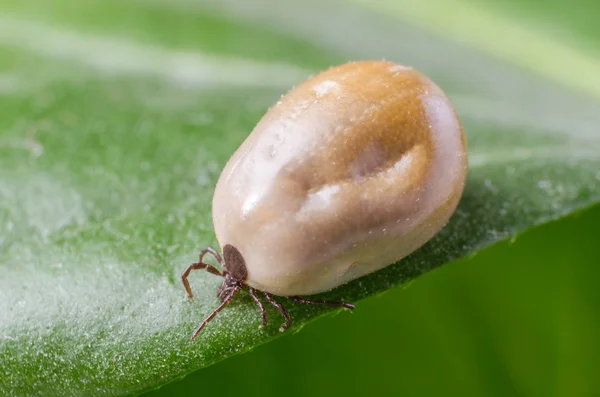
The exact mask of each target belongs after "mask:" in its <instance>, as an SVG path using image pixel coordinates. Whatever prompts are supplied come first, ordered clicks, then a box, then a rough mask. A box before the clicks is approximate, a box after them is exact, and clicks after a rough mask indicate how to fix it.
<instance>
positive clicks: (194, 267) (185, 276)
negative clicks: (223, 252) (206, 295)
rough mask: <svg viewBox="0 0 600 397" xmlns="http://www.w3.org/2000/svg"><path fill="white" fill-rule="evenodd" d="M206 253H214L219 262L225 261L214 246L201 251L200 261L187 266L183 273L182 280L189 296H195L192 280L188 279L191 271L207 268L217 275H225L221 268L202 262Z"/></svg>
mask: <svg viewBox="0 0 600 397" xmlns="http://www.w3.org/2000/svg"><path fill="white" fill-rule="evenodd" d="M206 253H211V254H213V255H214V257H215V258H216V259H217V261H219V263H223V259H221V256H220V255H219V253H218V252H217V251H215V250H214V249H212V248H205V249H203V250H202V251H201V252H200V257H199V258H198V263H192V264H191V265H189V266H188V267H187V269H185V271H184V272H183V274H182V275H181V281H182V282H183V286H184V287H185V290H186V292H187V294H188V298H193V297H194V294H192V288H191V287H190V282H189V281H188V276H189V275H190V272H191V271H192V270H199V269H206V271H208V272H209V273H212V274H214V275H215V276H221V277H225V274H223V273H221V272H220V271H219V269H217V268H216V267H214V266H211V265H209V264H206V263H204V262H202V259H203V258H204V255H206Z"/></svg>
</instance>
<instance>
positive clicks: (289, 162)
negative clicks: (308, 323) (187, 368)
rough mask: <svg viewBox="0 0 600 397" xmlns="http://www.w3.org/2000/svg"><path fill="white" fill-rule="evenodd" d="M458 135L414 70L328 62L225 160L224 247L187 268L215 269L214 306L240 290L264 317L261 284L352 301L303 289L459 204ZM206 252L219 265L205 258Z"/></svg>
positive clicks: (411, 237) (387, 254) (403, 246)
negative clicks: (218, 280) (218, 279)
mask: <svg viewBox="0 0 600 397" xmlns="http://www.w3.org/2000/svg"><path fill="white" fill-rule="evenodd" d="M466 175H467V154H466V139H465V135H464V132H463V128H462V125H461V123H460V120H459V118H458V116H457V114H456V112H455V110H454V108H453V106H452V104H451V103H450V101H449V99H448V98H447V97H446V95H445V94H444V92H443V91H442V90H441V89H440V88H439V87H438V86H437V85H435V84H434V83H433V82H432V81H431V80H429V79H428V78H427V77H426V76H424V75H423V74H421V73H419V72H418V71H416V70H414V69H412V68H409V67H405V66H402V65H398V64H394V63H391V62H384V61H361V62H352V63H348V64H344V65H341V66H337V67H333V68H331V69H329V70H326V71H324V72H322V73H320V74H318V75H316V76H314V77H312V78H310V79H308V80H307V81H305V82H304V83H302V84H300V85H299V86H297V87H296V88H294V89H292V90H291V91H290V92H288V93H287V94H286V95H285V96H283V97H282V98H281V100H279V101H278V102H277V103H276V104H275V105H274V106H273V107H272V108H271V109H269V111H268V112H267V113H266V114H265V115H264V116H263V118H262V119H261V120H260V121H259V122H258V124H257V125H256V127H255V128H254V130H253V131H252V133H251V134H250V135H249V136H248V138H247V139H246V140H245V141H244V142H243V143H242V145H241V146H240V147H239V149H238V150H237V151H236V152H235V153H234V154H233V156H232V157H231V159H230V160H229V161H228V163H227V164H226V166H225V168H224V170H223V172H222V174H221V176H220V178H219V180H218V182H217V186H216V188H215V193H214V196H213V224H214V227H215V232H216V236H217V240H218V241H219V244H220V246H221V249H222V253H223V257H221V255H220V254H219V253H218V252H217V251H216V250H214V249H212V248H206V249H204V250H202V252H201V253H200V257H199V259H198V262H197V263H193V264H191V265H190V266H188V268H187V269H186V270H185V272H184V273H183V275H182V280H183V284H184V286H185V289H186V291H187V294H188V296H189V297H190V298H191V297H192V296H193V295H192V291H191V288H190V284H189V282H188V276H189V274H190V272H191V271H192V270H197V269H206V270H207V271H209V272H210V273H212V274H214V275H217V276H221V277H223V278H224V280H223V283H222V285H221V287H220V288H219V290H218V292H217V297H218V298H219V300H220V301H221V304H220V305H219V306H218V307H217V308H216V309H215V310H214V311H213V312H212V313H211V314H210V315H209V316H208V317H206V319H204V321H202V323H201V324H200V326H199V327H198V328H197V329H196V330H195V331H194V333H193V335H192V337H191V339H190V340H194V338H196V336H197V335H198V334H199V333H200V331H201V330H202V329H203V328H204V327H205V326H206V325H207V324H208V323H209V322H210V321H211V320H212V319H213V318H214V317H215V316H216V315H217V314H218V313H219V312H220V311H221V310H222V309H223V308H224V307H225V306H227V304H229V302H231V300H232V299H233V297H234V296H235V294H237V293H238V292H239V291H241V290H242V289H245V288H247V289H248V292H249V293H250V296H251V297H252V299H253V300H254V301H255V302H256V304H257V305H258V307H259V309H260V311H261V314H262V324H263V325H266V324H267V314H266V311H265V307H264V305H263V303H262V302H261V300H260V299H259V293H262V294H264V296H265V298H266V300H267V302H269V303H270V304H271V305H273V306H274V307H275V308H277V310H279V312H280V313H281V314H282V316H283V317H284V319H285V322H284V323H283V324H282V325H281V327H280V330H281V331H284V330H285V329H287V328H289V327H290V325H291V319H290V316H289V314H288V312H287V311H286V310H285V308H284V307H283V306H282V305H281V304H280V303H278V302H277V301H276V300H275V296H281V297H287V298H289V299H290V300H292V301H295V302H299V303H305V304H316V305H327V306H337V307H344V308H347V309H353V308H354V306H353V305H352V304H350V303H347V302H338V301H326V300H309V299H305V298H303V297H301V296H306V295H313V294H318V293H321V292H325V291H328V290H331V289H333V288H335V287H338V286H340V285H342V284H345V283H347V282H349V281H351V280H354V279H356V278H359V277H361V276H364V275H366V274H369V273H372V272H374V271H376V270H379V269H381V268H383V267H386V266H388V265H390V264H392V263H395V262H398V261H399V260H401V259H402V258H404V257H405V256H407V255H409V254H410V253H412V252H413V251H414V250H416V249H417V248H419V247H421V246H422V245H423V244H425V243H426V242H427V241H428V240H430V239H431V238H432V237H433V236H434V235H435V234H436V233H438V232H439V231H440V229H441V228H442V227H443V226H444V225H445V224H446V223H447V222H448V220H449V218H450V217H451V215H452V214H453V212H454V211H455V209H456V206H457V205H458V202H459V200H460V197H461V195H462V192H463V189H464V185H465V180H466ZM206 254H211V255H212V256H214V257H215V258H216V260H217V262H219V264H221V266H222V268H223V270H222V271H221V270H218V269H217V268H215V267H213V266H211V265H209V264H207V263H205V262H204V257H205V255H206Z"/></svg>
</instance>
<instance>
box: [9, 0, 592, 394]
mask: <svg viewBox="0 0 600 397" xmlns="http://www.w3.org/2000/svg"><path fill="white" fill-rule="evenodd" d="M204 3H205V4H204V5H192V4H189V3H186V2H185V0H179V1H177V2H168V1H166V0H163V1H159V0H156V1H132V2H122V1H116V0H104V1H102V0H86V1H82V2H78V3H76V4H72V2H69V1H67V0H50V1H45V2H44V1H41V0H39V1H33V0H32V1H18V0H11V1H5V2H3V3H2V4H0V109H2V110H1V116H0V271H1V272H2V277H1V278H0V362H1V363H2V368H1V369H0V393H1V394H8V395H39V394H43V395H61V396H63V395H68V394H71V395H81V394H94V395H127V394H135V393H139V392H142V391H144V390H148V389H151V388H154V387H157V386H160V385H162V384H164V383H166V382H169V381H172V380H175V379H177V378H179V377H182V376H184V375H185V374H187V373H189V372H192V371H194V370H196V369H198V368H201V367H204V366H207V365H210V364H212V363H214V362H216V361H219V360H222V359H224V358H226V357H228V356H231V355H233V354H236V353H239V352H244V351H247V350H249V349H252V348H253V347H255V346H257V345H259V344H261V343H264V342H266V341H267V340H270V339H272V338H274V337H277V336H278V335H279V332H278V330H277V328H278V326H279V323H280V318H279V317H278V315H277V314H276V313H275V312H273V311H269V315H270V319H271V322H270V325H269V326H268V327H267V328H265V329H262V330H259V329H258V325H259V324H260V316H259V313H258V312H257V309H256V307H255V306H254V304H253V303H252V301H251V299H250V298H249V297H248V296H247V295H246V294H243V295H240V296H239V297H238V298H237V299H236V301H235V303H233V304H232V305H230V306H229V307H228V308H227V309H226V310H225V311H223V312H222V313H221V314H220V315H219V316H218V317H217V319H215V320H214V321H213V322H212V323H211V324H210V326H209V327H207V328H206V329H205V331H203V333H202V334H201V335H200V336H199V338H198V339H197V341H196V342H195V343H193V344H190V343H188V338H189V336H190V334H191V332H192V331H193V329H194V328H195V327H196V326H197V325H198V323H199V321H201V319H202V318H203V317H204V316H205V315H206V314H207V313H209V312H210V311H211V310H212V309H213V308H214V307H215V306H216V305H217V299H216V297H215V291H216V289H217V287H218V285H219V283H220V280H219V279H218V278H216V277H213V276H211V275H210V274H208V273H204V272H197V274H194V275H193V277H192V279H191V282H192V288H193V290H194V292H195V294H196V297H195V299H194V300H193V301H189V300H187V299H186V298H185V294H184V291H183V288H182V286H181V283H180V280H179V275H180V273H181V271H182V270H183V269H184V268H185V266H186V265H187V264H189V263H190V262H192V261H194V260H195V259H196V258H197V253H198V251H199V250H200V249H201V248H204V247H205V246H216V241H215V237H214V233H213V231H212V225H211V213H210V211H211V206H210V203H211V199H212V190H213V187H214V184H215V183H216V180H217V178H218V176H219V172H220V170H221V168H222V167H223V165H224V164H225V162H226V161H227V159H228V157H229V156H230V155H231V154H232V153H233V151H234V150H235V149H236V148H237V146H238V145H239V144H240V143H241V142H242V141H243V140H244V138H245V137H246V136H247V134H248V133H249V132H250V131H251V129H252V127H253V125H254V124H255V123H256V121H257V120H258V119H259V118H260V116H261V115H262V114H263V113H264V112H265V111H266V109H267V108H268V106H270V105H271V104H272V103H273V102H274V101H275V100H276V99H277V98H278V96H279V95H280V94H282V93H283V92H285V91H286V90H287V89H289V88H290V87H291V86H293V85H294V84H297V83H299V82H301V81H302V80H303V79H305V78H306V77H307V76H308V75H309V74H311V73H315V72H317V71H319V70H321V69H324V68H326V67H328V66H329V65H331V64H337V63H342V62H345V61H346V60H348V59H361V58H381V57H386V58H388V59H391V60H394V61H397V62H400V63H404V64H409V65H412V66H415V67H416V68H418V69H420V70H422V71H424V72H425V73H427V74H428V75H429V76H430V77H432V78H433V79H434V80H435V81H436V82H437V83H438V84H439V85H440V86H442V87H443V88H444V89H445V90H446V91H447V93H448V94H449V96H450V97H451V99H452V100H453V102H454V103H455V105H456V107H457V109H458V112H459V114H460V116H461V118H462V119H463V122H464V125H465V128H466V131H467V135H468V139H469V156H470V172H469V181H468V184H467V188H466V191H465V194H464V197H463V199H462V201H461V204H460V206H459V209H458V210H457V212H456V215H455V216H454V217H453V218H452V220H451V222H450V224H449V225H448V226H447V227H446V228H445V229H444V230H443V231H442V232H441V233H440V234H439V235H438V236H437V237H436V238H434V239H433V240H432V241H431V242H430V243H428V244H427V245H426V246H424V247H423V248H422V249H420V250H418V252H416V253H415V254H414V255H411V256H410V257H409V258H407V259H405V260H403V261H401V262H400V263H398V264H395V265H392V266H390V267H388V268H386V269H384V270H382V271H380V272H377V273H375V274H373V275H370V276H367V277H364V278H362V279H360V280H356V281H355V282H353V283H350V284H349V285H346V286H343V287H341V288H338V289H336V290H335V291H332V292H330V293H328V294H325V296H327V297H328V298H344V299H347V300H350V301H358V300H360V299H362V298H364V297H367V296H370V295H374V294H377V293H380V292H383V291H385V290H387V289H389V288H391V287H393V286H395V285H398V284H402V283H405V282H407V281H409V280H411V279H413V278H414V277H416V276H418V275H420V274H423V273H425V272H427V271H429V270H431V269H433V268H435V267H437V266H440V265H442V264H444V263H447V262H449V261H452V260H454V259H456V258H459V257H462V256H466V255H472V254H474V253H476V252H477V251H479V250H480V249H481V248H483V247H485V246H488V245H490V244H493V243H495V242H497V241H500V240H503V239H509V238H514V237H515V236H516V235H517V234H518V233H519V232H522V231H523V230H526V229H528V228H531V227H532V226H534V225H538V224H541V223H544V222H547V221H549V220H551V219H556V218H559V217H561V216H564V215H567V214H569V213H572V212H574V211H577V210H579V209H582V208H586V207H589V206H591V205H593V204H595V203H598V201H600V171H599V170H600V155H599V153H600V150H598V149H599V148H600V135H599V134H598V131H597V125H599V124H600V114H599V113H598V111H597V109H598V101H597V100H596V99H593V98H590V97H587V96H584V95H583V94H579V93H576V92H572V91H569V90H568V88H565V87H569V86H570V87H579V85H578V84H571V83H569V82H567V81H565V80H564V77H562V76H563V75H552V74H548V73H544V74H545V76H547V77H550V78H551V79H552V80H546V79H545V78H543V77H540V76H539V75H538V74H539V73H542V72H539V71H538V70H537V69H535V68H533V67H530V70H529V71H528V70H525V69H521V68H519V67H517V66H514V65H512V64H511V63H509V62H512V61H514V59H521V58H519V56H520V55H518V54H517V55H515V57H516V58H511V57H507V56H504V54H500V55H501V56H500V57H496V55H497V54H496V53H492V55H489V54H488V53H487V52H484V51H483V50H482V49H481V48H478V47H468V46H463V45H461V44H457V43H456V42H453V41H450V40H449V39H447V38H444V37H442V36H441V35H435V34H433V35H432V34H431V33H429V31H428V30H426V29H423V28H417V27H415V26H416V25H417V24H412V23H411V24H409V23H405V22H403V21H402V20H400V21H399V20H397V19H396V18H395V17H394V16H388V17H385V16H382V15H380V14H376V13H370V12H367V11H366V10H365V9H362V8H359V7H354V6H345V7H339V4H337V2H335V1H334V0H326V1H323V0H321V1H318V2H317V1H306V2H298V3H297V4H292V3H290V4H285V5H281V4H280V2H279V1H278V0H261V1H257V2H255V3H251V4H250V3H249V2H244V1H242V0H226V1H217V0H213V1H208V0H207V1H205V2H204ZM357 21H358V22H357ZM422 26H428V25H422ZM422 29H423V30H422ZM532 34H534V33H532ZM535 34H537V33H535ZM540 39H541V38H540ZM549 51H550V53H552V51H554V50H553V49H552V48H550V49H549ZM492 52H493V50H492ZM559 55H560V54H559ZM557 59H558V60H560V58H557ZM586 59H587V58H586ZM516 63H517V64H521V65H523V63H520V62H516ZM573 67H575V68H576V65H575V66H573ZM573 74H574V75H577V69H575V70H573ZM579 77H581V76H579ZM569 81H570V80H569ZM573 81H575V80H573ZM565 83H566V84H565ZM280 300H281V301H282V302H283V301H284V299H280ZM286 305H287V307H288V308H289V309H290V312H291V314H292V316H293V320H294V322H293V324H294V327H296V328H298V329H299V328H300V327H302V325H304V324H306V323H307V322H309V321H311V320H313V319H315V318H317V317H318V316H320V315H323V314H326V313H329V311H327V310H321V309H318V308H314V307H305V306H299V305H294V304H291V303H288V302H286ZM357 310H361V305H360V304H359V305H358V307H357Z"/></svg>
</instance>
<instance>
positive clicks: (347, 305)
mask: <svg viewBox="0 0 600 397" xmlns="http://www.w3.org/2000/svg"><path fill="white" fill-rule="evenodd" d="M288 298H289V299H291V300H293V301H294V302H299V303H304V304H306V305H323V306H335V307H345V308H346V309H350V310H352V309H354V305H353V304H352V303H348V302H339V301H313V300H308V299H304V298H301V297H299V296H288Z"/></svg>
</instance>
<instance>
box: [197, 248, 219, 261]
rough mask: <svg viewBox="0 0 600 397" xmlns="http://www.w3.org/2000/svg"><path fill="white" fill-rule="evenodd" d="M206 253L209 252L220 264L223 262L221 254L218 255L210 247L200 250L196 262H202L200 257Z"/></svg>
mask: <svg viewBox="0 0 600 397" xmlns="http://www.w3.org/2000/svg"><path fill="white" fill-rule="evenodd" d="M206 254H211V255H212V256H214V257H215V259H216V260H217V262H219V264H220V265H222V264H223V258H221V255H219V253H218V252H217V251H216V250H215V249H213V248H210V247H206V248H204V249H203V250H202V251H200V258H199V259H198V262H200V263H202V259H203V258H204V255H206Z"/></svg>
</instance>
